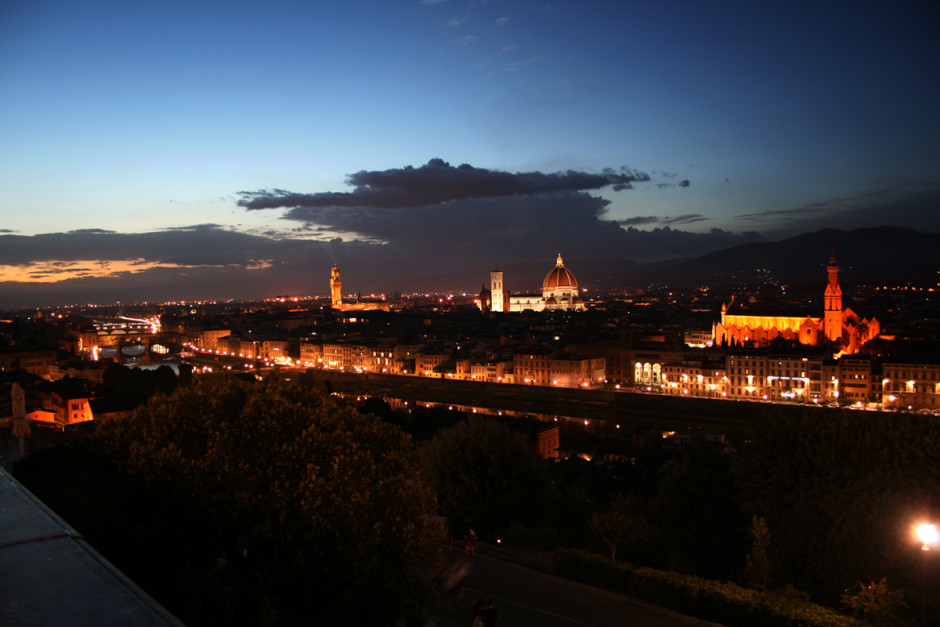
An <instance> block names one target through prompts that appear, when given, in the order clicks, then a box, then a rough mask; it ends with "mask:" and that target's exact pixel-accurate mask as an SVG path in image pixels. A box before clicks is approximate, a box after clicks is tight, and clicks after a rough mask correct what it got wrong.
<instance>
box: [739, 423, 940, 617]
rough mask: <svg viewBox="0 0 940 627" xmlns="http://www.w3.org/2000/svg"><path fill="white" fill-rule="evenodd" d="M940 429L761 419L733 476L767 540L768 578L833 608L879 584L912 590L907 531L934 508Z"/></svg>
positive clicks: (939, 497) (939, 501) (939, 492)
mask: <svg viewBox="0 0 940 627" xmlns="http://www.w3.org/2000/svg"><path fill="white" fill-rule="evenodd" d="M938 450H940V422H937V421H936V420H930V417H929V416H926V417H925V416H917V415H912V414H896V415H886V414H881V413H870V412H847V411H846V412H827V411H823V410H821V409H817V408H807V409H806V410H805V411H804V412H803V414H802V415H800V416H798V417H795V418H793V417H785V416H783V415H780V414H778V415H773V414H771V415H768V416H766V417H765V418H764V420H762V421H761V422H760V423H759V424H757V425H756V426H755V429H754V433H753V435H752V438H751V441H750V442H749V443H746V444H744V445H742V446H741V447H740V449H739V452H738V455H737V456H736V459H735V463H734V467H733V472H734V476H735V481H736V485H737V491H738V495H739V498H740V499H741V502H742V504H743V506H744V508H745V511H746V512H747V513H748V514H749V515H758V516H762V517H763V518H765V519H766V521H767V525H768V526H769V528H771V529H777V530H786V533H783V532H778V533H777V534H775V536H774V555H775V565H776V570H775V574H776V576H777V578H778V579H779V580H781V581H787V582H791V583H793V584H795V585H796V586H797V587H799V588H801V589H804V590H810V591H812V592H813V594H814V598H816V599H818V600H823V601H825V602H829V603H838V600H839V597H840V596H841V594H842V592H843V591H844V590H845V589H846V588H848V587H852V586H855V584H856V583H857V582H858V581H859V580H860V579H861V580H863V581H865V580H867V581H877V580H878V579H880V578H881V577H884V576H887V577H889V578H890V579H891V580H892V581H900V582H903V585H904V587H906V588H908V589H910V588H912V587H913V588H915V589H916V587H917V585H918V582H917V581H914V580H913V579H912V578H913V576H914V575H915V574H916V573H917V572H918V571H917V568H916V558H917V557H918V555H917V551H916V545H915V543H914V542H913V541H912V538H911V533H910V526H911V524H912V523H913V521H915V520H917V519H918V518H919V517H921V516H922V515H923V514H924V513H925V512H929V511H937V510H938V509H940V464H938V463H937V460H938V456H937V451H938Z"/></svg>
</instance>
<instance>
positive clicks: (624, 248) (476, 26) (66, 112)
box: [0, 0, 940, 305]
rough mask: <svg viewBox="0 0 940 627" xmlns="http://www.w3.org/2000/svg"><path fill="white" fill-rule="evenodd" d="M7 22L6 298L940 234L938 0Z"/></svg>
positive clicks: (470, 5)
mask: <svg viewBox="0 0 940 627" xmlns="http://www.w3.org/2000/svg"><path fill="white" fill-rule="evenodd" d="M0 17H2V19H0V39H2V41H3V42H4V43H3V44H0V46H2V47H0V50H2V53H0V85H2V86H0V132H2V136H3V137H4V138H5V139H4V141H3V142H2V144H0V206H2V207H3V213H4V216H5V218H6V219H5V220H4V224H2V225H0V294H3V295H5V297H0V300H2V301H5V302H0V304H3V305H14V304H24V305H29V304H33V303H35V304H56V303H60V302H63V301H64V302H78V301H76V300H75V295H77V294H87V295H88V298H87V299H84V301H85V302H87V301H114V300H121V299H122V294H127V293H128V292H129V291H131V292H133V293H139V292H140V291H141V290H146V289H149V288H152V289H153V290H154V291H158V290H159V291H161V292H162V293H166V292H167V291H172V289H173V288H175V287H178V288H179V290H180V292H181V296H180V298H191V296H188V295H187V294H189V293H192V292H193V291H194V290H197V289H203V290H205V291H206V293H205V296H206V297H207V298H218V297H226V296H231V297H244V296H255V297H266V296H271V295H273V294H275V293H311V292H313V293H320V292H321V291H325V290H322V289H321V288H320V285H321V284H322V283H323V279H322V277H323V276H324V274H325V272H327V271H328V268H329V267H330V266H332V265H333V264H334V263H337V264H339V265H340V266H342V267H343V270H344V273H346V272H348V275H349V276H350V277H351V278H354V279H355V281H354V283H355V284H356V285H357V286H360V289H362V290H363V291H371V290H375V289H378V288H380V287H381V286H382V285H383V284H384V283H385V282H388V280H389V279H390V278H391V277H395V276H413V275H427V274H431V273H432V271H437V272H442V273H443V272H448V271H449V272H453V271H455V270H458V269H459V270H466V271H473V270H474V269H478V272H479V271H488V270H491V269H492V268H493V267H495V266H507V265H509V264H513V263H522V262H531V261H540V260H543V259H546V258H548V259H551V258H554V256H555V255H556V254H557V253H558V252H559V251H562V252H564V253H565V256H566V258H572V259H577V258H585V257H586V256H588V255H593V258H595V259H605V258H611V259H633V260H636V261H641V262H642V261H654V260H660V259H666V258H670V257H679V256H694V255H698V254H703V253H706V252H710V251H713V250H719V249H723V248H728V247H730V246H733V245H736V244H741V243H748V242H756V241H775V240H779V239H783V238H785V237H789V236H793V235H796V234H799V233H801V232H807V231H813V230H818V229H819V228H824V227H831V228H840V229H851V228H856V227H870V226H879V225H882V224H889V225H893V226H904V227H911V228H915V229H919V230H922V231H927V232H938V231H940V218H938V217H937V216H938V214H937V212H936V211H935V208H936V205H937V200H938V199H940V176H938V175H937V172H938V171H940V168H938V167H937V166H938V160H940V157H938V154H937V152H936V149H935V146H936V145H937V143H938V139H940V121H938V119H937V116H936V115H935V113H934V111H935V110H936V108H937V105H938V104H940V86H938V85H937V84H936V82H935V81H931V80H929V77H930V76H931V75H932V73H931V72H932V68H933V65H934V63H933V62H934V60H935V59H936V53H937V47H936V43H935V41H934V38H933V35H932V33H933V32H934V31H935V27H936V26H937V18H938V9H937V8H936V6H935V5H932V4H930V3H921V2H909V3H902V4H900V5H897V4H892V5H891V6H890V7H888V6H887V5H886V4H883V3H827V4H826V5H825V6H822V7H820V6H816V5H810V4H805V5H801V4H799V3H797V4H794V3H787V4H783V3H759V4H758V5H755V6H750V5H741V4H739V3H731V2H709V3H681V2H675V3H669V2H656V3H653V2H635V3H624V4H622V5H619V4H618V5H617V6H610V5H609V4H607V3H587V4H584V3H569V2H553V3H535V2H513V3H504V2H483V3H478V2H458V1H455V0H450V1H433V0H424V1H423V2H422V1H421V0H415V1H413V2H391V3H375V4H373V3H351V4H342V3H335V4H334V3H326V4H317V5H316V6H315V7H307V6H303V5H301V4H299V3H296V4H295V3H283V4H279V5H275V6H273V7H272V6H270V5H265V6H262V5H260V4H256V3H247V2H239V3H226V4H225V5H222V4H216V3H208V4H201V5H199V6H198V7H192V6H189V5H186V4H182V3H169V4H161V5H159V6H158V5H149V4H140V5H134V6H126V5H124V4H121V3H113V2H92V3H83V4H81V5H71V4H68V3H50V4H43V5H38V6H37V5H32V4H26V3H21V4H7V5H5V6H4V7H3V8H0ZM233 286H238V287H239V290H234V289H233ZM466 287H467V289H473V288H474V287H475V286H474V285H468V286H466ZM226 289H229V290H231V292H230V293H229V294H226V293H225V290H226ZM416 289H421V286H416ZM183 292H186V294H183ZM25 301H29V302H25Z"/></svg>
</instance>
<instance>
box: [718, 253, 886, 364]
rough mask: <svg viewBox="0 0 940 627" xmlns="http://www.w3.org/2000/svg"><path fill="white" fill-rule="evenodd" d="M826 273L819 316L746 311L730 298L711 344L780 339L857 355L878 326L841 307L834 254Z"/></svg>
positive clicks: (840, 290)
mask: <svg viewBox="0 0 940 627" xmlns="http://www.w3.org/2000/svg"><path fill="white" fill-rule="evenodd" d="M827 270H828V272H829V281H828V283H827V284H826V291H825V294H824V296H823V303H824V307H823V312H822V316H813V315H806V314H805V313H800V312H797V311H765V310H749V309H747V308H745V307H743V306H741V305H740V304H739V303H736V302H735V301H734V297H732V298H731V302H730V303H728V304H726V305H722V307H721V322H719V323H716V324H715V325H714V336H715V344H717V345H721V344H726V345H729V346H730V345H734V344H740V345H743V344H745V343H753V345H754V346H765V345H767V344H769V343H770V342H771V341H772V340H774V339H777V338H783V339H785V340H791V341H798V342H799V343H800V344H806V345H809V346H819V345H821V344H824V343H827V342H829V343H832V344H834V345H836V346H837V347H839V349H840V350H841V352H843V353H847V354H854V353H857V352H858V351H859V349H860V348H861V346H862V345H863V344H865V342H868V341H869V340H872V339H874V338H876V337H878V335H879V334H880V333H881V324H880V323H879V322H878V320H877V319H875V318H872V319H871V320H869V319H867V318H861V317H860V316H859V315H858V314H857V313H855V312H854V311H852V310H851V309H850V308H848V307H846V308H843V307H842V288H841V287H839V266H837V265H836V255H835V251H833V253H832V256H831V257H830V259H829V267H828V268H827Z"/></svg>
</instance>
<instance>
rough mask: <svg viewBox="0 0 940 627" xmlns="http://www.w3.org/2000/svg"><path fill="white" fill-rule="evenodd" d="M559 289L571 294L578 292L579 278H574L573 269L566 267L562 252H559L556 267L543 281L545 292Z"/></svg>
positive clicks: (553, 291) (555, 291)
mask: <svg viewBox="0 0 940 627" xmlns="http://www.w3.org/2000/svg"><path fill="white" fill-rule="evenodd" d="M559 290H561V291H564V292H567V293H568V294H569V295H571V294H577V293H578V280H577V279H576V278H574V274H573V273H572V272H571V270H569V269H568V268H566V267H565V262H564V261H562V259H561V253H558V260H557V261H556V262H555V267H554V268H552V271H551V272H549V273H548V275H547V276H546V277H545V280H544V281H542V293H543V294H554V293H557V292H558V291H559Z"/></svg>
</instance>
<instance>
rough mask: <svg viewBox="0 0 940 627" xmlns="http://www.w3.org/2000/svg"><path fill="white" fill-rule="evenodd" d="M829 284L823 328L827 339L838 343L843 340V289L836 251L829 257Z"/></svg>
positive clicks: (824, 298)
mask: <svg viewBox="0 0 940 627" xmlns="http://www.w3.org/2000/svg"><path fill="white" fill-rule="evenodd" d="M827 270H828V271H829V283H828V284H827V285H826V294H825V296H824V297H823V300H824V302H825V304H826V310H825V318H824V319H823V327H824V329H825V332H826V339H828V340H829V341H830V342H838V341H839V340H841V339H842V288H841V287H839V266H837V265H836V251H835V250H833V251H832V255H831V256H830V257H829V267H828V268H827Z"/></svg>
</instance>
